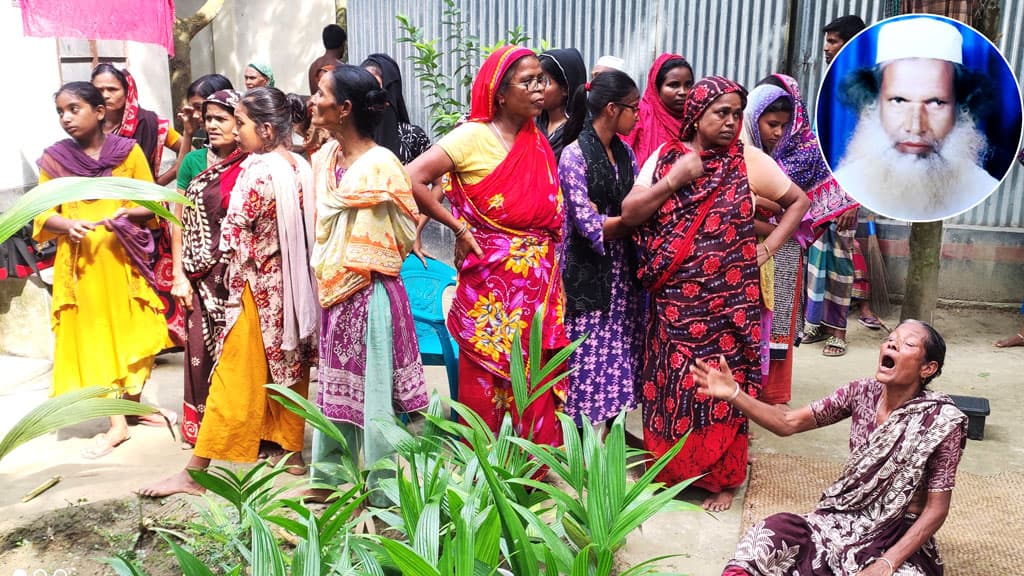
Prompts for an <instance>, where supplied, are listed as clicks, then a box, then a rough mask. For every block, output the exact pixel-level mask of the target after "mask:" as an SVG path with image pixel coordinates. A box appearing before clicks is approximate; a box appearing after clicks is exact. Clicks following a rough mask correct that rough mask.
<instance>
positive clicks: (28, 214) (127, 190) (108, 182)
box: [0, 176, 192, 242]
mask: <svg viewBox="0 0 1024 576" xmlns="http://www.w3.org/2000/svg"><path fill="white" fill-rule="evenodd" d="M99 199H104V200H131V201H132V202H135V203H136V204H138V205H139V206H142V207H144V208H148V209H149V210H152V211H153V213H154V214H156V215H157V216H159V217H161V218H163V219H165V220H168V221H170V222H173V223H174V224H179V225H180V223H179V222H178V219H177V218H175V217H174V214H172V213H171V211H170V210H168V209H167V208H166V207H164V205H163V202H175V203H178V204H184V205H186V206H192V202H190V201H189V200H188V198H185V197H184V196H182V195H181V194H178V193H177V192H175V191H173V190H170V189H168V188H164V187H163V186H158V185H156V184H154V183H152V182H144V181H142V180H135V179H133V178H121V177H118V176H103V177H97V178H81V177H76V176H69V177H66V178H54V179H53V180H49V181H47V182H44V183H42V184H40V185H39V186H36V187H35V188H33V189H32V190H29V191H28V192H27V193H25V195H24V196H22V197H21V198H18V200H17V201H16V202H15V203H14V205H12V206H11V208H10V209H9V210H7V211H6V212H4V213H3V214H0V242H3V241H4V240H7V239H8V238H10V237H11V236H12V235H14V233H15V232H17V231H18V230H20V229H21V227H22V226H24V225H25V224H27V223H29V222H31V221H32V219H33V218H35V217H36V216H38V215H40V214H42V213H43V212H45V211H47V210H49V209H50V208H53V207H54V206H59V205H61V204H65V203H67V202H74V201H76V200H99Z"/></svg>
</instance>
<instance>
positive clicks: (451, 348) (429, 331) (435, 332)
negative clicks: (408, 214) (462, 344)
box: [401, 254, 459, 420]
mask: <svg viewBox="0 0 1024 576" xmlns="http://www.w3.org/2000/svg"><path fill="white" fill-rule="evenodd" d="M401 276H402V282H403V283H404V284H405V291H406V292H407V293H408V294H409V304H410V306H411V307H412V317H413V320H414V321H415V323H416V339H417V340H419V344H420V357H421V358H422V359H423V365H424V366H444V367H445V370H446V371H447V373H448V390H449V393H450V394H451V398H452V399H453V400H457V399H458V398H459V345H458V344H456V342H455V340H453V339H452V337H451V335H449V334H448V328H447V327H446V326H445V318H444V309H443V306H442V297H443V295H444V291H445V289H446V288H448V287H449V286H454V285H455V276H456V274H455V269H454V268H452V267H451V266H448V265H447V264H444V263H443V262H440V261H438V260H434V259H433V258H427V265H426V267H424V266H423V263H422V262H420V259H419V258H417V257H416V255H415V254H410V255H409V257H408V258H406V259H405V263H404V264H402V273H401ZM451 418H452V420H457V419H458V416H457V414H456V413H455V411H454V410H452V411H451Z"/></svg>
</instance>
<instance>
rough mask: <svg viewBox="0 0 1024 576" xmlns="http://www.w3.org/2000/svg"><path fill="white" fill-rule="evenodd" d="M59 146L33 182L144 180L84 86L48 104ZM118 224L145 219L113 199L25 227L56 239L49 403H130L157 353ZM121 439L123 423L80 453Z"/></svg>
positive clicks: (157, 329)
mask: <svg viewBox="0 0 1024 576" xmlns="http://www.w3.org/2000/svg"><path fill="white" fill-rule="evenodd" d="M55 103H56V105H57V115H58V117H59V119H60V123H61V127H62V128H63V129H64V131H65V132H67V134H68V136H71V138H68V139H66V140H62V141H60V142H57V143H56V144H54V145H53V146H50V147H49V148H47V149H46V150H45V151H44V152H43V156H42V158H40V159H39V182H40V183H43V182H46V181H48V180H50V179H52V178H60V177H63V176H88V177H94V176H120V177H126V178H137V179H139V180H146V181H148V182H152V181H153V176H152V174H151V173H150V171H149V165H148V164H147V162H146V157H145V156H144V155H143V153H142V150H141V149H140V148H139V146H138V145H137V144H135V142H134V141H133V140H131V139H128V138H123V137H121V136H117V135H114V134H104V133H103V129H102V125H103V117H104V113H105V107H104V105H103V96H102V95H100V93H99V91H98V90H96V88H94V87H93V85H92V84H90V83H88V82H71V83H68V84H65V85H64V86H62V87H61V89H60V91H59V92H57V95H56V97H55ZM122 216H123V217H127V218H128V219H129V220H130V221H132V222H133V223H135V224H138V225H145V224H146V223H147V222H149V221H150V220H151V219H152V218H153V213H152V212H150V211H149V210H147V209H145V208H141V207H139V206H136V205H135V204H133V203H131V202H127V201H122V200H87V201H77V202H68V203H65V204H61V205H60V206H57V207H55V208H52V209H50V210H48V211H46V212H44V213H42V214H40V215H39V216H37V217H36V220H35V231H34V236H35V239H36V240H37V241H44V240H49V239H52V238H56V239H57V255H56V259H55V261H54V282H53V304H52V313H51V318H50V321H51V325H52V328H53V332H54V339H55V346H54V354H53V387H52V389H51V392H50V393H51V395H52V396H56V395H59V394H62V393H64V392H68V391H70V390H76V389H78V388H83V387H86V386H110V387H114V388H118V389H119V390H120V391H121V393H122V394H124V395H126V396H128V397H135V398H137V397H138V395H139V394H140V393H141V392H142V386H143V384H144V383H145V382H146V380H147V379H148V378H149V373H150V370H151V369H152V367H153V358H154V356H155V355H156V354H157V353H158V352H160V351H161V350H162V349H163V348H164V347H165V346H166V345H167V325H166V323H165V322H164V318H163V314H162V313H161V310H163V306H162V304H161V302H160V299H159V298H158V297H157V295H156V293H155V292H154V291H153V289H152V287H151V286H150V285H149V284H147V282H146V279H145V278H144V277H143V275H142V273H140V272H139V270H138V269H136V267H135V266H133V264H132V261H131V259H130V258H129V255H128V252H127V251H126V250H125V247H124V246H123V245H122V243H121V241H120V240H119V239H118V237H117V236H116V235H115V234H114V232H113V231H112V230H111V229H110V228H109V227H108V226H107V225H105V224H104V222H105V221H107V220H108V219H111V220H112V219H115V218H118V217H122ZM128 438H129V435H128V425H127V421H126V418H125V417H124V416H111V417H110V429H109V430H108V431H107V432H105V433H102V434H99V435H98V436H96V438H95V442H94V444H93V445H92V446H91V447H90V448H88V449H86V450H85V451H83V453H82V455H83V456H84V457H86V458H99V457H101V456H105V455H106V454H109V453H110V452H111V451H112V450H113V449H114V448H116V447H117V446H118V445H119V444H121V443H122V442H124V441H125V440H127V439H128Z"/></svg>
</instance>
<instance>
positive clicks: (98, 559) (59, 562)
mask: <svg viewBox="0 0 1024 576" xmlns="http://www.w3.org/2000/svg"><path fill="white" fill-rule="evenodd" d="M193 517H194V512H193V511H192V507H191V505H190V504H189V503H188V502H187V501H185V500H183V499H168V500H167V501H165V502H164V503H162V504H149V505H147V506H146V508H145V509H144V508H143V505H142V504H141V503H140V502H139V500H138V499H136V498H122V499H117V500H107V501H103V502H95V503H75V504H69V505H68V506H67V507H65V508H61V509H57V510H52V511H49V512H46V513H44V514H42V515H41V516H38V517H36V518H33V519H31V520H28V521H23V522H22V523H21V524H20V525H17V526H15V527H12V528H9V529H8V530H7V531H6V532H5V533H4V535H3V536H2V538H0V567H3V570H4V573H8V572H7V571H8V570H14V571H17V570H19V569H20V570H24V571H25V572H26V573H27V574H33V575H35V574H43V573H45V574H47V575H48V576H54V575H67V576H71V575H74V576H101V575H107V574H112V573H113V569H112V568H111V567H110V566H109V565H107V564H106V563H105V562H104V561H103V559H104V558H111V557H114V556H116V555H121V556H123V557H124V558H127V559H130V560H132V561H134V562H136V563H137V565H139V566H144V567H145V570H146V573H147V574H149V576H177V575H179V574H181V571H180V569H179V568H178V564H177V562H175V561H174V558H173V556H172V555H171V553H170V549H169V547H168V546H167V544H166V543H165V542H164V540H163V538H161V537H160V535H159V534H158V533H157V532H156V531H154V530H153V528H155V527H165V528H171V529H173V528H177V527H180V526H181V525H182V524H183V523H184V522H187V521H189V520H190V519H192V518H193ZM40 570H42V571H43V572H39V571H40ZM61 570H63V572H61ZM15 573H17V572H15Z"/></svg>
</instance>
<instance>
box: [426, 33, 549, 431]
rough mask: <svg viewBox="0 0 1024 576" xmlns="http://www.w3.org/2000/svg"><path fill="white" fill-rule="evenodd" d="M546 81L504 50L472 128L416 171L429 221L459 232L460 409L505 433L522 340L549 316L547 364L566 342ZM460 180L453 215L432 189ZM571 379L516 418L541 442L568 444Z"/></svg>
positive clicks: (479, 89)
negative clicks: (542, 120)
mask: <svg viewBox="0 0 1024 576" xmlns="http://www.w3.org/2000/svg"><path fill="white" fill-rule="evenodd" d="M545 80H546V76H545V75H544V71H543V70H542V69H541V66H540V61H539V60H538V59H537V56H536V55H535V54H534V53H533V51H531V50H529V49H527V48H521V47H518V46H504V47H502V48H500V49H498V50H496V51H495V52H494V53H492V54H491V56H490V57H488V58H487V60H486V61H485V62H484V64H483V66H482V67H481V68H480V71H479V72H478V74H477V76H476V79H475V80H474V82H473V91H472V95H471V101H470V114H469V119H468V121H467V122H465V123H464V124H462V125H461V126H459V127H457V128H455V129H454V130H452V131H451V132H450V133H448V134H447V135H445V136H444V137H443V138H441V139H440V140H439V141H438V142H437V144H435V145H434V146H432V147H430V149H429V150H427V151H426V152H424V153H423V155H421V156H420V157H419V158H417V159H416V160H414V161H413V162H412V163H411V164H409V166H408V167H407V169H408V172H409V177H410V178H411V179H412V189H413V194H414V196H415V197H416V203H417V204H418V205H419V208H420V210H421V211H422V212H423V213H425V214H426V215H427V216H429V217H431V218H433V219H434V220H437V221H438V222H440V223H441V224H443V225H445V226H447V227H448V228H450V229H451V230H452V231H453V232H454V233H455V267H456V268H457V269H458V271H459V282H458V286H457V288H456V294H455V300H454V302H453V303H452V309H451V312H450V313H449V315H448V330H449V332H451V334H452V337H454V338H455V340H456V341H457V342H458V344H459V347H460V350H459V401H460V402H462V403H463V404H466V405H468V406H469V407H470V408H472V409H473V410H475V411H476V412H477V413H478V414H479V415H480V416H481V417H482V418H483V419H484V421H486V422H487V423H488V425H489V426H490V427H491V428H492V429H493V430H497V428H498V426H499V425H500V424H501V420H502V418H503V417H504V414H505V412H506V411H508V410H509V409H510V408H511V406H512V402H513V398H512V387H511V382H510V380H509V358H510V354H513V353H514V354H521V353H522V351H520V350H515V351H513V350H512V336H513V334H514V333H515V331H517V330H521V331H522V332H523V345H524V348H525V346H526V345H527V340H528V336H529V329H528V327H529V326H530V325H531V324H532V323H533V322H534V321H535V315H536V314H537V312H538V310H539V309H540V308H541V306H543V307H544V308H543V310H544V312H543V318H536V320H537V321H542V322H543V328H544V342H543V349H544V351H545V356H550V355H553V353H554V352H555V351H557V350H558V349H559V348H562V347H564V346H565V345H566V344H567V343H568V340H567V339H566V336H565V326H564V325H563V321H562V312H563V304H562V302H563V296H562V282H561V279H560V278H559V277H558V274H559V264H558V261H557V247H558V243H559V242H560V241H561V237H562V223H563V212H562V197H561V191H560V190H559V186H558V174H557V170H556V164H555V155H554V153H553V152H552V151H551V147H550V146H549V145H548V141H547V139H546V138H545V137H544V135H543V134H542V133H541V132H540V130H539V129H538V128H537V125H536V123H535V122H534V119H535V118H536V117H537V116H538V115H539V114H540V112H541V110H542V109H543V107H544V94H543V90H544V85H545ZM447 173H451V174H452V179H451V189H450V190H447V191H446V194H447V196H448V200H449V201H450V202H451V206H452V211H451V212H449V211H448V210H447V209H445V208H444V206H443V205H442V204H441V202H440V201H439V199H438V198H437V197H436V195H435V194H434V193H432V192H431V190H430V188H429V187H428V186H429V184H430V183H431V182H433V181H435V180H437V179H438V178H439V177H441V176H442V175H443V174H447ZM563 386H564V380H563V381H562V382H561V383H559V384H557V385H556V386H555V387H554V388H553V389H552V391H551V392H550V393H548V394H545V395H544V396H542V397H541V398H539V399H538V400H536V401H535V402H534V403H533V404H531V405H530V406H528V407H526V408H525V409H524V410H522V415H521V417H517V416H516V412H515V411H513V415H514V416H513V417H514V418H515V421H514V424H515V425H516V427H517V428H518V429H519V430H520V433H521V434H523V435H527V434H532V436H533V440H534V441H535V442H543V443H547V444H552V445H558V444H560V443H561V429H560V427H559V426H558V422H557V420H556V418H555V409H556V406H557V405H558V404H559V403H560V402H561V400H562V399H563V398H564V387H563Z"/></svg>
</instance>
